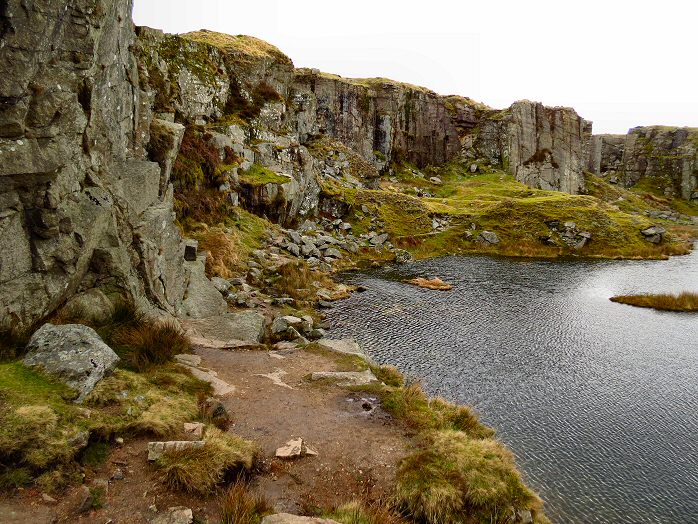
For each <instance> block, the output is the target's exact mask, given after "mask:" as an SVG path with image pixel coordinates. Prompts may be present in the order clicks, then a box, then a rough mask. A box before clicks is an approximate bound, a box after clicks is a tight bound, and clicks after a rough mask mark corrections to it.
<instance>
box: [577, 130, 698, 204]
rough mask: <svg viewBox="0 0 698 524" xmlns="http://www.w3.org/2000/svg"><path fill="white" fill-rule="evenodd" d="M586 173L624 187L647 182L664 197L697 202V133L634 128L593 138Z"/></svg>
mask: <svg viewBox="0 0 698 524" xmlns="http://www.w3.org/2000/svg"><path fill="white" fill-rule="evenodd" d="M589 169H590V170H591V171H592V172H593V173H595V174H597V175H601V176H604V177H608V178H609V179H611V180H613V181H617V182H618V183H621V184H622V185H623V186H625V187H632V186H635V185H637V184H638V183H639V182H641V181H642V180H646V179H647V180H648V182H649V183H650V184H651V185H652V186H654V188H656V189H659V190H661V191H663V193H664V195H665V196H667V197H679V198H683V199H686V200H698V129H691V128H685V127H683V128H682V127H664V126H653V127H635V128H633V129H631V130H630V131H629V132H628V134H627V135H598V136H595V137H594V138H593V141H592V147H591V148H590V157H589Z"/></svg>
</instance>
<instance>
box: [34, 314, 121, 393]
mask: <svg viewBox="0 0 698 524" xmlns="http://www.w3.org/2000/svg"><path fill="white" fill-rule="evenodd" d="M118 361H119V357H118V356H117V354H116V353H114V351H113V350H112V349H111V348H110V347H109V346H107V345H106V344H105V343H104V342H103V341H102V339H101V338H100V337H99V335H98V334H97V332H96V331H95V330H94V329H92V328H90V327H87V326H83V325H82V324H66V325H64V326H54V325H53V324H44V325H43V326H41V328H39V329H38V330H37V331H36V332H35V333H34V334H33V335H32V337H31V340H29V344H28V345H27V356H26V357H25V358H24V365H26V366H29V367H33V368H38V369H41V370H42V371H44V372H46V373H48V374H49V375H52V376H54V377H56V378H57V379H58V380H60V381H61V382H63V383H64V384H67V385H68V386H70V387H71V388H73V389H74V390H76V391H77V392H78V398H77V400H76V401H77V402H81V401H82V400H83V399H84V398H85V396H87V395H88V394H89V393H90V391H92V390H93V389H94V387H95V385H96V384H97V382H99V381H100V380H102V378H104V377H105V376H106V375H108V374H109V373H111V372H112V371H113V370H114V367H115V366H116V363H117V362H118Z"/></svg>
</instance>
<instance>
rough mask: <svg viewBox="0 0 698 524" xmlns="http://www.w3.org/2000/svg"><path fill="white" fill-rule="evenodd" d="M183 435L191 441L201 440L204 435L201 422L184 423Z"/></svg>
mask: <svg viewBox="0 0 698 524" xmlns="http://www.w3.org/2000/svg"><path fill="white" fill-rule="evenodd" d="M184 434H185V435H186V436H187V437H191V439H192V440H201V437H203V435H204V425H203V424H202V423H201V422H185V423H184Z"/></svg>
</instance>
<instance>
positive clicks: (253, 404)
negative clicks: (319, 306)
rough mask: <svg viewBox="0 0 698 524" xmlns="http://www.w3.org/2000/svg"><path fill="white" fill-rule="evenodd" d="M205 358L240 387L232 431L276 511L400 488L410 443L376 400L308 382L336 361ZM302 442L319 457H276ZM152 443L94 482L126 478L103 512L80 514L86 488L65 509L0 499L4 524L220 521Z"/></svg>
mask: <svg viewBox="0 0 698 524" xmlns="http://www.w3.org/2000/svg"><path fill="white" fill-rule="evenodd" d="M196 353H197V354H198V355H200V356H201V357H202V367H206V368H210V369H212V370H214V371H216V372H217V373H218V377H219V378H221V379H223V380H224V381H226V382H228V383H229V384H231V385H233V386H235V391H234V392H232V393H230V394H228V395H227V396H225V397H224V398H223V399H222V401H223V403H224V404H225V406H226V407H227V408H228V410H229V412H230V414H231V415H232V419H233V424H232V426H231V428H230V431H232V432H233V433H236V434H238V435H240V436H242V437H244V438H248V439H251V440H254V441H256V442H257V443H258V444H259V445H260V447H261V449H262V454H263V458H264V467H263V471H262V473H260V474H259V475H258V476H256V477H255V479H254V481H253V484H252V486H253V489H254V490H255V491H256V492H259V493H263V494H264V495H266V497H267V498H268V499H269V501H270V502H271V504H272V505H273V506H274V509H276V510H278V511H287V512H290V513H303V512H305V511H309V510H312V509H313V508H317V507H322V508H329V507H331V506H333V505H337V504H341V503H344V502H347V501H349V500H351V499H352V498H355V497H356V496H358V495H366V496H368V497H370V498H375V499H377V498H380V497H381V496H382V495H384V494H385V491H386V489H387V488H388V487H389V486H391V485H393V482H392V479H393V477H394V471H395V466H396V464H397V462H398V460H399V459H400V458H401V457H402V456H404V455H405V453H406V449H407V446H408V444H409V435H408V433H407V432H406V430H405V429H404V428H402V427H401V426H400V425H398V424H396V423H394V422H393V421H392V419H391V418H390V416H389V415H387V414H386V413H385V412H383V411H382V409H381V408H380V406H379V405H378V403H377V402H376V401H375V399H371V398H369V396H367V395H364V394H358V393H352V392H349V391H347V390H346V389H342V388H340V387H336V386H328V385H318V384H313V383H310V382H308V381H307V380H305V379H304V377H306V376H307V375H308V374H309V373H311V372H313V371H340V370H341V369H340V368H339V367H338V364H337V363H336V362H335V360H333V359H332V358H331V357H327V356H324V355H318V354H314V353H308V352H304V351H302V350H298V351H295V352H292V353H286V354H284V355H281V354H278V353H276V352H267V351H246V352H244V351H243V352H230V351H225V350H219V349H212V348H204V347H199V348H197V350H196ZM269 374H276V377H277V381H276V382H277V384H275V383H274V380H272V378H268V377H266V376H260V375H269ZM279 379H280V380H279ZM281 383H282V384H285V385H281ZM294 437H302V438H303V439H304V440H305V441H306V443H307V445H308V446H309V447H310V448H312V449H314V450H315V451H317V452H318V456H316V457H303V458H299V459H295V460H293V461H281V460H279V459H276V458H274V452H275V450H276V448H277V447H279V446H282V445H284V444H285V443H286V442H287V441H288V440H290V439H291V438H294ZM147 443H148V439H146V438H139V439H130V440H129V439H127V440H126V442H125V444H124V445H123V446H122V447H120V448H116V449H114V450H113V451H112V452H111V454H110V455H109V457H108V459H107V461H106V462H105V464H104V465H103V466H102V467H101V468H99V469H98V470H97V471H96V472H95V474H94V476H90V477H88V478H86V479H85V483H86V484H87V485H88V486H93V485H94V484H95V481H96V480H97V481H99V480H100V479H101V480H108V479H110V478H111V476H112V474H113V473H114V471H115V470H116V469H117V468H120V469H121V470H122V471H123V473H124V475H125V478H124V479H123V480H110V481H109V488H108V494H106V495H105V496H104V497H102V504H103V506H102V508H101V509H98V510H94V511H92V512H90V513H88V514H86V515H78V514H77V513H76V508H77V506H78V504H79V488H73V489H71V490H69V491H68V492H67V493H65V494H62V495H59V496H56V497H55V498H56V499H58V502H57V503H46V502H44V501H43V500H42V497H41V494H40V493H39V492H37V491H34V490H30V489H27V490H24V491H22V492H21V493H20V494H19V495H16V496H13V497H9V498H7V497H4V498H0V523H2V524H6V523H7V524H10V523H11V524H20V523H22V524H24V523H27V524H43V523H49V522H85V523H88V522H89V523H92V522H94V523H101V524H105V523H107V522H112V523H113V524H122V523H123V524H131V523H133V524H136V523H147V522H149V521H150V520H151V519H152V518H153V517H154V516H155V515H156V513H154V512H153V511H152V510H151V509H149V508H150V507H151V506H153V505H154V506H156V507H157V508H158V509H159V510H162V509H166V508H168V507H171V506H186V507H189V508H192V510H193V511H194V515H195V516H196V517H198V519H200V520H199V521H200V522H209V523H216V522H218V506H217V501H216V497H215V496H212V497H209V498H203V497H201V496H196V495H187V494H182V493H173V492H171V491H169V490H167V489H166V488H165V487H164V486H163V485H162V484H161V483H160V482H159V480H158V478H159V474H158V471H157V470H156V468H155V467H154V466H152V465H150V464H149V463H148V462H147V460H146V455H147V451H146V448H147Z"/></svg>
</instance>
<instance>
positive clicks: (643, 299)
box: [610, 291, 698, 312]
mask: <svg viewBox="0 0 698 524" xmlns="http://www.w3.org/2000/svg"><path fill="white" fill-rule="evenodd" d="M610 300H611V301H612V302H619V303H621V304H628V305H630V306H637V307H644V308H653V309H659V310H661V311H694V312H695V311H698V293H693V292H689V291H684V292H682V293H678V294H671V293H660V294H650V293H647V294H641V295H619V296H615V297H611V299H610Z"/></svg>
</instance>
